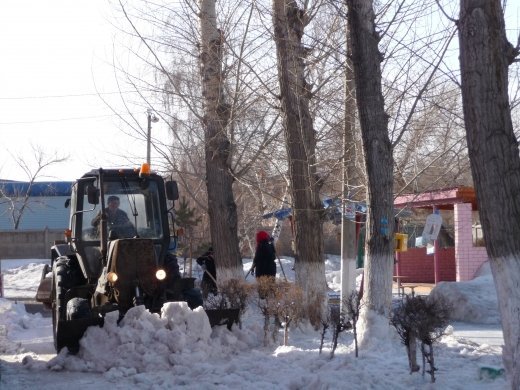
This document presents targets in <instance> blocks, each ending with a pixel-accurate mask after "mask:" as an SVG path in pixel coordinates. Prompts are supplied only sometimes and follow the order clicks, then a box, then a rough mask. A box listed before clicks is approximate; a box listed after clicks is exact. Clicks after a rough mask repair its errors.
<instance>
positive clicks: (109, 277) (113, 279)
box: [107, 272, 117, 283]
mask: <svg viewBox="0 0 520 390" xmlns="http://www.w3.org/2000/svg"><path fill="white" fill-rule="evenodd" d="M107 280H108V281H109V282H110V283H115V282H116V281H117V274H116V273H115V272H109V273H108V275H107Z"/></svg>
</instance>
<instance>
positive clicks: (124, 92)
mask: <svg viewBox="0 0 520 390" xmlns="http://www.w3.org/2000/svg"><path fill="white" fill-rule="evenodd" d="M127 93H135V91H116V92H96V93H94V92H92V93H77V94H70V95H44V96H10V97H7V96H6V97H1V96H0V100H30V99H62V98H70V97H85V96H99V95H116V94H117V95H120V94H127Z"/></svg>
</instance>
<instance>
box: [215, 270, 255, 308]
mask: <svg viewBox="0 0 520 390" xmlns="http://www.w3.org/2000/svg"><path fill="white" fill-rule="evenodd" d="M253 290H254V286H252V285H251V284H249V283H246V282H245V280H240V279H230V280H228V281H227V282H226V283H224V284H222V285H221V286H220V294H221V295H223V296H224V297H225V299H226V301H227V305H228V308H230V309H238V310H239V316H240V317H239V318H241V317H242V314H244V312H245V311H246V309H247V304H248V303H249V299H250V297H251V294H252V292H253Z"/></svg>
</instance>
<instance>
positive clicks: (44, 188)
mask: <svg viewBox="0 0 520 390" xmlns="http://www.w3.org/2000/svg"><path fill="white" fill-rule="evenodd" d="M73 183H74V182H72V181H39V182H34V183H32V186H31V187H30V192H29V195H30V196H70V193H71V187H72V184H73ZM30 184H31V183H28V182H22V181H10V180H0V189H1V190H2V192H3V193H4V194H5V196H25V194H26V193H27V191H28V190H29V186H30Z"/></svg>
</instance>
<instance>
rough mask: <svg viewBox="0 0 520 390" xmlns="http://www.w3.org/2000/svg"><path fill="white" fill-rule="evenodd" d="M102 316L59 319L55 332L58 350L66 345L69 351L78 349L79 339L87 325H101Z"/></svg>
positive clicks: (72, 351)
mask: <svg viewBox="0 0 520 390" xmlns="http://www.w3.org/2000/svg"><path fill="white" fill-rule="evenodd" d="M103 324H104V320H103V317H94V318H79V319H75V320H68V321H59V322H58V329H59V331H58V332H57V334H56V340H55V342H56V345H57V347H58V348H57V350H58V351H59V350H60V349H61V348H63V347H67V348H68V349H69V351H70V352H71V353H76V352H78V350H79V340H80V339H81V338H82V337H83V334H84V333H85V331H86V330H87V328H88V327H89V326H103Z"/></svg>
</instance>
